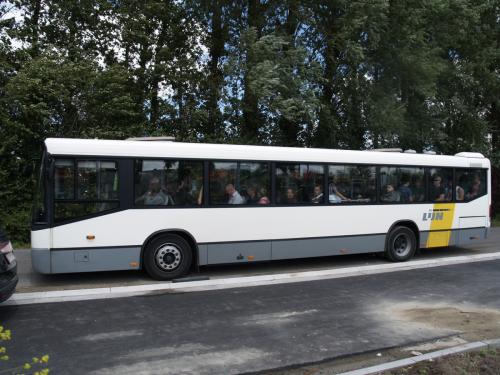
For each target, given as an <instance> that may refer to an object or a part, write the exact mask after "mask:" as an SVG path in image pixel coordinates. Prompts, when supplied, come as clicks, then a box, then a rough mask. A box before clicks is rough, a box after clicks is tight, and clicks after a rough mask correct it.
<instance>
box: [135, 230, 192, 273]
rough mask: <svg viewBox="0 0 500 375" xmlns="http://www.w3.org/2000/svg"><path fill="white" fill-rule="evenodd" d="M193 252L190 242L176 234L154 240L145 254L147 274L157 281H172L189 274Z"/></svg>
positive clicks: (164, 235)
mask: <svg viewBox="0 0 500 375" xmlns="http://www.w3.org/2000/svg"><path fill="white" fill-rule="evenodd" d="M192 261H193V251H192V249H191V246H189V244H188V242H187V241H186V240H185V239H184V238H182V237H181V236H178V235H176V234H163V235H161V236H158V237H156V238H153V239H152V240H151V241H150V242H149V243H148V245H147V246H146V249H145V250H144V254H143V264H144V268H145V270H146V272H147V273H148V275H149V276H151V277H152V278H153V279H155V280H171V279H175V278H177V277H180V276H184V275H185V274H187V273H188V272H189V269H190V268H191V263H192Z"/></svg>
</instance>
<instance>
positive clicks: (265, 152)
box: [45, 138, 490, 168]
mask: <svg viewBox="0 0 500 375" xmlns="http://www.w3.org/2000/svg"><path fill="white" fill-rule="evenodd" d="M45 145H46V148H47V152H48V153H49V154H51V155H65V156H69V155H75V156H100V157H138V158H179V159H216V160H217V159H220V160H224V159H226V160H262V161H264V160H268V161H297V162H320V163H360V164H394V165H422V166H448V167H474V168H489V167H490V162H489V160H488V159H486V158H484V157H482V155H481V154H478V153H468V152H463V153H460V154H457V156H449V155H432V154H414V153H400V152H377V151H371V152H368V151H353V150H337V149H321V148H299V147H277V146H250V145H232V144H211V143H183V142H169V141H167V142H164V141H155V142H138V141H134V140H125V141H122V140H98V139H72V138H48V139H46V141H45Z"/></svg>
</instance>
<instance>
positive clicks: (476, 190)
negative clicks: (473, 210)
mask: <svg viewBox="0 0 500 375" xmlns="http://www.w3.org/2000/svg"><path fill="white" fill-rule="evenodd" d="M480 194H481V181H479V180H474V182H473V183H472V187H471V188H470V190H469V191H468V192H467V195H466V198H467V200H468V201H470V200H473V199H474V198H477V197H478V196H479V195H480Z"/></svg>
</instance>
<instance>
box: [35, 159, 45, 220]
mask: <svg viewBox="0 0 500 375" xmlns="http://www.w3.org/2000/svg"><path fill="white" fill-rule="evenodd" d="M45 158H46V156H45V152H44V153H43V156H42V161H41V162H40V172H39V174H38V181H37V189H36V193H35V200H34V203H33V223H46V222H47V207H46V202H47V200H46V194H45V181H46V176H45Z"/></svg>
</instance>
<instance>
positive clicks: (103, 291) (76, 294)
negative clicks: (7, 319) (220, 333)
mask: <svg viewBox="0 0 500 375" xmlns="http://www.w3.org/2000/svg"><path fill="white" fill-rule="evenodd" d="M498 259H500V252H496V253H487V254H475V255H462V256H456V257H446V258H438V259H425V260H414V261H409V262H405V263H387V264H374V265H368V266H359V267H347V268H337V269H328V270H320V271H304V272H294V273H282V274H273V275H259V276H245V277H230V278H223V279H209V280H203V281H190V282H183V283H172V282H162V283H155V284H146V285H134V286H119V287H106V288H93V289H74V290H57V291H46V292H35V293H16V294H14V295H13V296H12V297H11V298H10V299H9V300H7V301H5V302H4V303H3V304H2V306H9V305H10V306H13V305H28V304H38V303H53V302H66V301H85V300H93V299H107V298H122V297H132V296H139V295H146V294H151V293H159V292H161V293H181V292H182V293H187V292H199V291H208V290H220V289H232V288H247V287H254V286H263V285H277V284H287V283H297V282H304V281H315V280H327V279H336V278H343V277H355V276H365V275H374V274H379V273H388V272H398V271H409V270H415V269H422V268H432V267H441V266H450V265H457V264H464V263H474V262H484V261H491V260H498Z"/></svg>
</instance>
